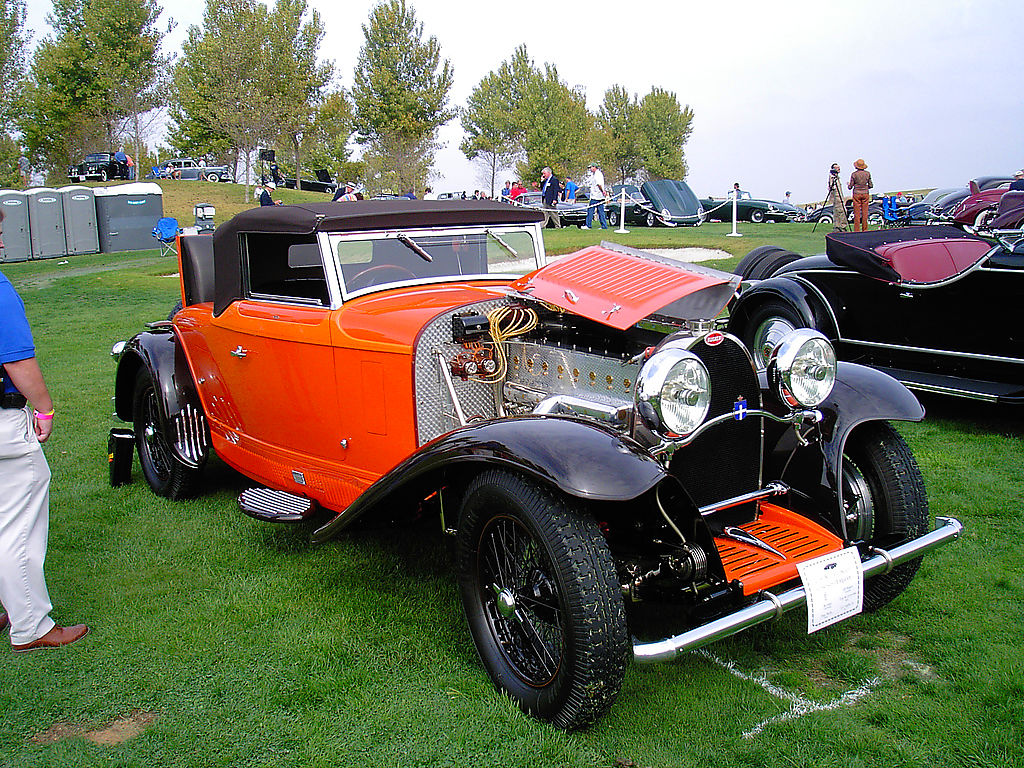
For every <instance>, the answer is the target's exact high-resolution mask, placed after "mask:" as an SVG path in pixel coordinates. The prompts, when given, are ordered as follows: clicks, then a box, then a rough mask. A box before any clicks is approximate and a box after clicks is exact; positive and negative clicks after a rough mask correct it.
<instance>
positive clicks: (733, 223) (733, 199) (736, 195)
mask: <svg viewBox="0 0 1024 768" xmlns="http://www.w3.org/2000/svg"><path fill="white" fill-rule="evenodd" d="M738 199H739V194H737V193H736V192H735V191H733V193H732V232H729V233H728V234H727V235H726V237H743V235H741V234H740V233H739V232H737V231H736V201H737V200H738Z"/></svg>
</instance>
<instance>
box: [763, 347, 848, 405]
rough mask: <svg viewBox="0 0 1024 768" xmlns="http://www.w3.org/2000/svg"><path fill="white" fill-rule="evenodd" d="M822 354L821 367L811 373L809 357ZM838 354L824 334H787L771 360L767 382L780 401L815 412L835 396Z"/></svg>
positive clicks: (814, 368) (818, 366)
mask: <svg viewBox="0 0 1024 768" xmlns="http://www.w3.org/2000/svg"><path fill="white" fill-rule="evenodd" d="M815 351H817V352H818V353H820V358H819V363H818V365H816V366H814V367H813V369H812V370H810V375H808V373H809V370H808V367H807V356H808V355H810V354H814V352H815ZM836 367H837V362H836V353H835V349H834V348H833V346H832V342H830V341H829V340H828V338H827V337H826V336H825V334H823V333H821V332H820V331H816V330H814V329H811V328H797V329H796V330H794V331H790V332H789V333H787V334H786V335H785V336H784V337H783V338H782V340H781V341H780V342H779V343H778V344H777V345H776V346H775V349H774V350H772V353H771V356H770V357H769V359H768V366H767V369H768V370H767V373H768V381H769V382H770V383H771V385H772V387H773V388H774V389H775V391H776V394H778V396H779V398H780V399H781V400H782V401H783V402H784V403H786V404H787V405H789V406H791V407H793V408H797V407H803V408H815V407H817V406H819V405H821V403H823V402H824V401H825V399H826V398H827V397H828V396H829V395H830V394H831V393H832V389H833V388H834V386H835V379H836Z"/></svg>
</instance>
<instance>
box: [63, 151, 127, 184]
mask: <svg viewBox="0 0 1024 768" xmlns="http://www.w3.org/2000/svg"><path fill="white" fill-rule="evenodd" d="M128 175H129V170H128V164H127V163H121V162H118V161H117V160H115V159H114V153H113V152H92V153H91V154H88V155H86V156H85V159H84V160H83V161H82V162H81V163H79V164H78V165H72V166H71V167H70V168H68V178H69V179H71V181H79V182H81V181H108V180H110V179H127V178H128Z"/></svg>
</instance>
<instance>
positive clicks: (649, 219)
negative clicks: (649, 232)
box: [644, 211, 658, 227]
mask: <svg viewBox="0 0 1024 768" xmlns="http://www.w3.org/2000/svg"><path fill="white" fill-rule="evenodd" d="M644 224H646V225H647V226H648V227H656V226H658V217H657V216H655V215H654V213H653V212H651V211H648V212H647V215H646V216H644Z"/></svg>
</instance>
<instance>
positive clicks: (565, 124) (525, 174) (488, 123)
mask: <svg viewBox="0 0 1024 768" xmlns="http://www.w3.org/2000/svg"><path fill="white" fill-rule="evenodd" d="M592 123H593V118H592V117H591V115H590V113H589V112H587V107H586V102H585V100H584V98H583V94H581V93H578V92H577V91H575V90H573V89H571V88H569V87H568V86H567V85H566V84H565V83H563V82H562V81H561V79H560V78H559V76H558V70H557V68H556V67H555V66H554V65H553V64H545V65H544V66H543V68H540V67H538V66H537V65H536V64H534V62H533V60H532V59H531V58H530V56H529V54H528V53H527V50H526V46H525V45H520V46H519V47H518V48H516V50H515V51H514V52H513V54H512V56H511V58H509V59H508V60H507V61H504V62H502V64H501V66H499V67H498V69H497V71H496V72H491V73H489V74H488V75H487V76H485V77H484V78H483V80H481V81H480V82H479V83H478V84H477V86H476V88H474V89H473V92H472V93H471V94H470V97H469V99H468V100H467V104H466V108H465V109H464V110H463V112H462V126H463V128H464V129H465V131H466V133H467V137H466V139H465V140H464V141H463V142H462V145H461V149H462V151H463V153H464V154H465V155H466V156H467V157H468V158H470V159H473V158H475V157H477V156H478V155H480V154H481V153H485V157H486V156H487V155H486V153H490V155H491V156H490V158H489V159H490V160H491V161H492V162H495V165H497V164H498V163H497V161H499V160H500V161H501V166H502V167H504V166H506V165H508V164H510V163H511V162H513V161H515V162H516V172H517V174H518V175H519V177H520V178H522V179H539V178H540V171H541V169H542V168H544V166H551V168H552V170H554V172H555V174H556V175H558V176H563V175H564V174H565V173H568V172H571V173H578V172H579V171H580V170H582V168H583V165H584V163H585V162H586V154H587V147H588V145H589V142H588V136H589V132H590V129H591V126H592Z"/></svg>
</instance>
